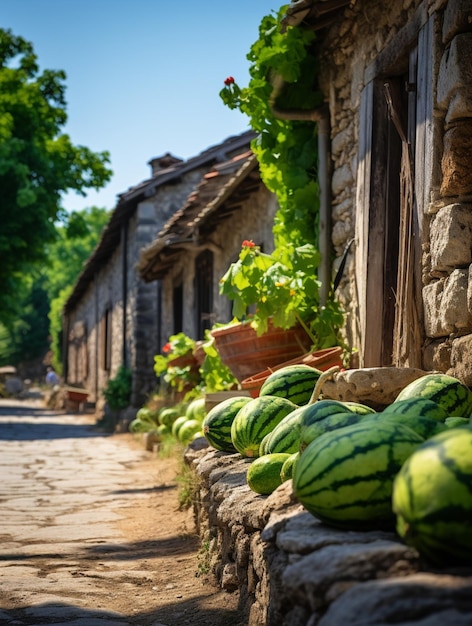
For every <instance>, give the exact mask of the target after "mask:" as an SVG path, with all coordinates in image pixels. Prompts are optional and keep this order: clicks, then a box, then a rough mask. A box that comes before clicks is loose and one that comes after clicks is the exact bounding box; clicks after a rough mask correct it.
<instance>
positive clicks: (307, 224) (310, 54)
mask: <svg viewBox="0 0 472 626" xmlns="http://www.w3.org/2000/svg"><path fill="white" fill-rule="evenodd" d="M284 14H285V7H282V8H281V9H280V11H279V12H278V14H277V15H268V16H266V17H264V18H263V19H262V22H261V24H260V27H259V39H258V40H257V41H256V42H255V43H254V44H253V45H252V46H251V49H250V52H249V54H248V55H247V58H248V60H249V61H250V63H251V65H250V68H249V74H250V81H249V84H248V86H247V87H244V88H240V87H239V86H238V84H237V83H236V82H235V81H234V79H233V78H232V77H229V78H227V79H226V81H225V86H224V88H223V89H222V90H221V91H220V97H221V98H222V100H223V102H224V103H225V104H226V105H227V106H228V107H229V108H231V109H239V110H240V111H241V112H242V113H245V114H246V115H247V116H248V117H249V119H250V125H251V127H252V128H253V129H254V130H255V131H257V132H258V133H259V135H258V137H257V139H255V140H254V141H253V144H252V149H253V151H254V153H255V154H256V157H257V160H258V162H259V167H260V172H261V177H262V180H263V182H264V184H265V185H266V187H267V188H268V189H269V190H270V191H272V192H273V193H275V194H276V195H277V199H278V202H279V207H280V209H279V211H278V213H277V215H276V218H275V224H274V239H275V244H276V248H282V247H283V246H286V245H287V244H289V245H293V246H295V247H296V246H299V245H304V244H305V243H312V244H315V245H316V246H317V245H318V211H319V190H318V180H317V163H318V149H317V136H316V126H315V124H313V122H310V121H299V120H284V119H279V118H278V117H276V116H275V115H274V112H273V107H274V106H275V105H277V106H278V107H279V108H281V109H290V108H294V107H295V108H297V109H300V108H302V109H307V110H311V109H313V108H316V107H318V106H319V105H321V103H322V93H321V91H320V90H319V89H318V86H317V73H318V61H317V58H316V55H315V51H314V45H313V44H314V40H315V34H314V33H313V32H312V31H310V30H305V29H302V28H296V27H287V29H286V31H285V32H282V30H281V27H280V22H281V19H282V17H283V15H284ZM281 80H282V81H283V83H284V85H285V86H284V87H282V88H281V89H280V90H279V89H277V90H276V88H275V86H274V84H277V82H280V81H281ZM279 91H280V92H279ZM275 95H277V98H276V99H275Z"/></svg>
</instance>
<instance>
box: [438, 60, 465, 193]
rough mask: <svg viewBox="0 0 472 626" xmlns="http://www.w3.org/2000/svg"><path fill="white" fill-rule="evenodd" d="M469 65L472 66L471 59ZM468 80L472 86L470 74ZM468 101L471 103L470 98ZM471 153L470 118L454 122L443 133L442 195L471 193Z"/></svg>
mask: <svg viewBox="0 0 472 626" xmlns="http://www.w3.org/2000/svg"><path fill="white" fill-rule="evenodd" d="M470 67H471V68H472V59H471V61H470ZM470 80H471V86H472V75H471V79H470ZM470 102H471V103H472V99H471V101H470ZM470 110H471V111H472V108H471V109H470ZM471 153H472V119H468V120H463V121H460V122H456V123H455V124H454V126H453V127H452V128H450V129H449V130H448V131H447V132H446V133H445V135H444V150H443V156H442V159H441V170H442V182H441V189H440V193H441V195H442V196H443V197H451V196H459V195H461V194H468V193H472V168H471V167H470V155H471Z"/></svg>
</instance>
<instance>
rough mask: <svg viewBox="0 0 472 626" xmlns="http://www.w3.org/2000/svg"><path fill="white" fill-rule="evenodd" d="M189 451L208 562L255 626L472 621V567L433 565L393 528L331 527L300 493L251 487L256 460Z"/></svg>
mask: <svg viewBox="0 0 472 626" xmlns="http://www.w3.org/2000/svg"><path fill="white" fill-rule="evenodd" d="M210 450H212V449H210V448H207V449H204V450H200V451H194V450H191V449H188V450H187V453H186V459H187V462H188V463H189V464H191V466H192V467H193V469H194V471H195V473H196V475H197V478H198V482H199V489H198V491H197V498H196V503H195V520H196V525H197V529H198V532H199V534H200V537H201V539H202V549H201V555H202V557H201V558H202V563H201V568H202V569H206V568H208V569H209V570H210V571H211V572H213V573H214V575H215V576H216V579H217V581H218V582H219V584H220V585H221V587H222V588H224V589H226V590H227V591H228V592H229V593H230V592H234V591H236V590H238V591H239V594H240V608H241V610H242V611H243V612H244V614H245V616H246V619H247V624H248V626H341V625H343V624H349V626H369V625H372V626H374V625H375V626H381V625H386V624H399V625H402V626H443V625H444V624H446V623H450V624H454V626H470V624H472V569H471V570H464V569H463V570H454V569H448V570H442V571H440V570H437V569H436V570H433V569H431V568H430V567H429V566H428V565H427V564H425V563H424V562H422V561H421V559H420V558H419V556H418V554H417V552H416V550H414V549H413V548H410V547H407V546H405V545H404V544H403V543H402V542H401V541H400V540H399V538H398V536H397V535H396V534H395V533H394V532H393V531H388V530H378V531H369V532H357V531H344V530H337V529H334V528H331V527H328V526H326V525H324V524H322V523H321V522H319V521H318V520H317V519H316V518H315V517H314V516H312V515H311V514H310V513H308V512H306V511H305V510H304V509H303V508H302V507H301V506H300V505H299V504H298V503H297V502H296V501H295V500H294V499H293V496H292V488H291V481H288V482H286V483H284V484H283V485H282V486H281V487H279V488H278V489H277V490H276V491H275V492H274V493H273V494H271V495H270V496H260V495H257V494H255V493H254V492H253V491H251V490H250V489H249V487H248V486H247V484H246V471H247V468H248V465H249V463H250V460H248V459H243V458H242V457H241V456H240V455H239V454H229V453H224V452H217V451H215V450H212V451H210Z"/></svg>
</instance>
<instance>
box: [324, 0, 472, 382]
mask: <svg viewBox="0 0 472 626" xmlns="http://www.w3.org/2000/svg"><path fill="white" fill-rule="evenodd" d="M430 18H433V19H434V28H433V31H432V37H433V43H432V49H433V55H434V58H433V61H432V80H433V85H432V89H431V88H430V86H429V84H428V85H426V82H429V79H428V81H427V77H424V76H421V75H420V76H419V77H418V86H417V89H418V90H420V89H422V88H423V87H424V88H425V89H426V90H427V94H426V92H425V94H426V95H425V96H424V97H427V98H429V104H428V106H431V108H432V111H433V115H432V118H431V119H428V120H427V125H428V129H427V132H428V133H429V136H430V137H431V141H432V150H431V151H430V152H428V154H427V157H428V159H430V160H432V163H431V164H429V165H428V167H430V171H429V172H423V171H421V169H422V168H426V167H427V166H426V164H425V163H424V162H418V163H416V169H417V176H419V177H421V176H425V177H426V178H427V177H428V176H430V179H429V178H428V181H427V186H426V190H427V192H428V194H427V196H426V198H425V199H424V202H422V201H421V199H418V198H417V202H418V205H417V206H418V212H419V219H420V221H421V222H422V227H423V232H422V238H423V239H422V242H421V245H422V249H423V259H422V261H421V268H420V269H419V270H418V271H420V272H421V277H422V283H423V293H422V297H423V309H424V329H423V330H424V338H425V341H424V346H423V363H422V366H423V367H424V368H425V369H428V370H441V371H445V372H448V373H450V374H452V375H455V376H458V377H459V378H460V379H461V380H463V381H464V382H465V383H466V384H469V385H470V384H472V358H471V357H472V287H471V284H472V283H471V279H470V278H469V276H470V268H471V262H472V253H471V250H472V218H471V215H472V211H471V208H472V174H471V168H470V164H469V161H470V151H471V147H472V70H471V68H472V9H471V4H470V2H468V1H467V0H423V1H422V2H420V1H419V0H402V1H401V2H390V3H385V2H378V1H376V0H363V1H361V2H357V3H355V4H353V5H352V6H351V7H350V8H349V9H347V10H346V11H345V13H344V18H343V20H341V21H339V22H337V23H336V25H335V26H334V27H332V28H331V30H330V31H329V32H328V33H327V34H326V35H323V43H322V55H323V56H322V63H321V68H322V70H321V71H322V75H321V85H322V88H323V91H324V93H325V97H326V99H327V101H328V102H329V106H330V113H331V141H332V143H331V148H332V151H331V157H332V165H333V174H332V189H331V191H332V196H333V202H332V220H333V228H332V242H333V246H334V249H335V252H336V255H337V257H338V260H339V259H340V257H341V255H342V252H343V250H344V247H345V246H346V244H347V242H348V241H349V240H350V239H351V238H353V237H354V236H355V224H356V218H357V215H358V214H359V212H360V209H361V208H360V207H357V206H356V191H357V185H358V180H357V175H358V166H359V154H358V146H359V132H360V126H359V114H360V99H361V93H362V91H363V89H364V88H365V87H366V84H367V81H368V80H372V78H375V76H373V73H372V67H373V64H375V61H376V59H377V58H379V57H380V56H381V55H384V57H385V56H387V57H388V58H390V59H392V58H394V52H395V48H396V47H397V42H398V48H400V47H401V45H402V43H403V42H404V33H405V29H406V27H407V25H408V24H410V25H411V24H412V23H414V22H415V20H416V23H417V25H418V29H419V28H420V27H421V26H422V24H424V23H426V20H427V19H430ZM392 42H393V44H394V45H393V49H392ZM386 52H387V54H386ZM431 100H432V101H431ZM428 186H429V187H428ZM363 274H365V272H364V270H363V268H359V267H356V264H355V246H352V248H351V252H350V254H349V258H348V264H347V267H346V270H345V276H344V279H343V281H342V283H341V285H340V289H339V291H338V295H339V299H340V301H341V303H342V304H343V306H344V308H345V309H346V311H347V322H346V337H347V342H348V344H349V345H350V346H352V347H353V348H356V347H359V346H360V344H361V341H360V333H361V332H362V329H359V326H358V324H359V309H358V306H359V303H358V291H359V290H358V289H356V284H357V282H358V281H359V279H360V276H362V275H363Z"/></svg>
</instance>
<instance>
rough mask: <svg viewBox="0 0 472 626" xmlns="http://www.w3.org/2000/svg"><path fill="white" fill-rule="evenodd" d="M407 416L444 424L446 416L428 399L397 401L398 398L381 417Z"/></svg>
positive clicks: (441, 409)
mask: <svg viewBox="0 0 472 626" xmlns="http://www.w3.org/2000/svg"><path fill="white" fill-rule="evenodd" d="M392 414H395V415H408V416H411V417H429V418H430V419H433V420H437V421H438V422H444V420H445V419H446V417H447V416H448V414H447V412H446V411H445V409H443V407H442V406H440V405H439V404H438V403H437V402H434V400H430V399H428V398H408V399H405V400H398V398H397V399H396V400H395V402H393V403H392V404H390V405H389V406H388V407H386V408H385V409H384V410H383V411H382V412H381V415H392Z"/></svg>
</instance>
